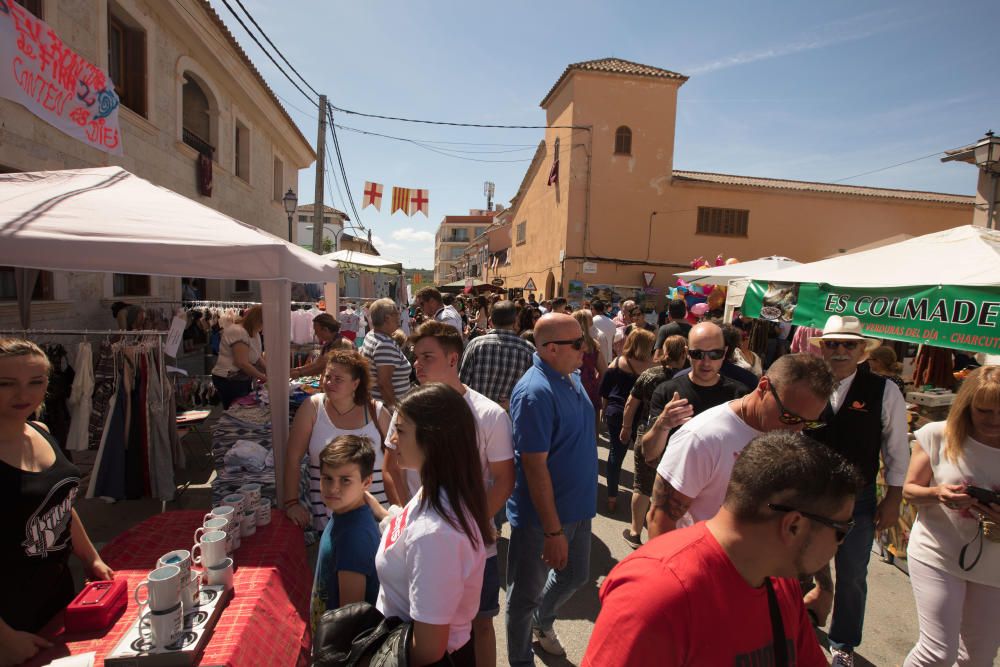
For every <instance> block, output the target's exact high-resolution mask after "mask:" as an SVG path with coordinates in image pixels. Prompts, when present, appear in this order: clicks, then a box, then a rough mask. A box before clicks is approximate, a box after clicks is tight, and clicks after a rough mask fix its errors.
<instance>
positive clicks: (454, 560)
mask: <svg viewBox="0 0 1000 667" xmlns="http://www.w3.org/2000/svg"><path fill="white" fill-rule="evenodd" d="M421 498H422V491H421V493H418V494H417V495H415V496H414V497H413V498H412V499H411V500H410V502H408V503H407V504H406V507H404V508H403V511H402V512H401V513H400V514H399V515H397V516H395V517H394V518H393V519H392V521H390V522H389V527H388V528H386V530H385V533H383V535H382V539H381V541H380V543H379V546H378V551H377V552H376V554H375V570H376V571H377V572H378V580H379V591H378V600H377V601H376V603H375V606H376V607H377V608H378V610H379V611H380V612H382V613H383V614H384V615H385V616H386V617H390V616H396V617H398V618H402V619H403V620H406V621H411V620H412V621H420V622H421V623H429V624H431V625H448V626H449V628H448V650H449V651H455V650H457V649H459V648H461V647H462V646H463V645H464V644H465V643H466V642H467V641H469V637H470V636H471V634H472V619H473V618H475V617H476V614H478V613H479V598H480V594H481V592H482V588H483V568H484V566H485V564H486V550H485V549H484V548H483V545H482V542H481V541H478V542H477V543H476V545H475V546H473V544H472V542H470V541H469V537H468V536H467V535H466V534H465V533H463V532H462V531H461V530H457V529H456V528H455V527H453V526H452V525H451V524H450V523H448V522H447V521H446V520H445V519H444V518H443V517H442V516H441V515H440V514H438V513H437V512H436V511H434V509H433V508H432V507H430V506H429V505H428V506H427V507H424V508H421V507H420V499H421ZM441 499H442V501H443V504H444V506H445V507H446V508H447V510H448V511H449V512H450V511H451V506H450V504H449V503H448V499H447V498H446V497H445V496H444V495H443V492H442V497H441ZM469 522H470V523H471V525H473V526H475V522H473V520H472V518H471V517H470V518H469Z"/></svg>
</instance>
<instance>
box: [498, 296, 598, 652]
mask: <svg viewBox="0 0 1000 667" xmlns="http://www.w3.org/2000/svg"><path fill="white" fill-rule="evenodd" d="M583 343H584V339H583V332H582V331H581V329H580V325H579V324H578V323H577V321H576V320H575V319H573V318H572V317H571V316H569V315H565V314H562V313H549V314H546V315H543V316H542V318H541V319H539V320H538V323H537V324H535V347H536V349H537V352H535V354H534V357H533V364H532V366H531V368H529V369H528V371H527V372H526V373H525V374H524V376H522V377H521V379H520V380H518V382H517V384H516V385H515V386H514V390H513V392H512V393H511V398H510V416H511V419H512V420H513V423H514V466H515V468H516V470H517V479H516V481H515V484H514V493H513V495H512V496H511V497H510V499H509V500H508V501H507V519H508V520H509V521H510V525H511V529H512V530H511V537H510V546H509V548H508V550H507V660H508V662H509V663H510V665H511V667H526V666H528V665H534V664H535V662H534V656H533V654H532V650H531V643H532V635H534V638H535V639H536V640H537V641H538V642H539V644H540V646H541V647H542V649H543V650H544V651H545V652H547V653H551V654H554V655H564V654H565V650H563V647H562V645H561V644H560V643H559V637H558V636H557V635H556V633H555V630H554V628H553V623H554V622H555V620H556V612H557V611H558V609H559V607H561V606H562V604H563V603H564V602H566V601H567V600H568V599H569V598H570V596H572V595H573V593H574V592H575V591H576V589H578V588H580V586H582V585H583V584H584V583H586V581H587V578H588V575H589V570H590V521H591V519H593V517H594V515H595V514H596V506H597V449H596V448H595V447H594V442H595V441H596V439H597V438H596V434H595V433H594V407H593V405H591V403H590V399H589V398H587V393H586V391H584V389H583V385H581V384H580V374H579V373H578V372H577V369H578V368H580V365H581V364H582V363H583Z"/></svg>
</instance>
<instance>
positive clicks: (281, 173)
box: [271, 155, 285, 202]
mask: <svg viewBox="0 0 1000 667" xmlns="http://www.w3.org/2000/svg"><path fill="white" fill-rule="evenodd" d="M284 196H285V165H284V164H282V162H281V160H279V159H278V156H277V155H275V156H274V192H272V193H271V197H272V198H273V199H274V201H276V202H280V201H281V199H282V197H284Z"/></svg>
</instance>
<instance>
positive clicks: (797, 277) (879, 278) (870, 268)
mask: <svg viewBox="0 0 1000 667" xmlns="http://www.w3.org/2000/svg"><path fill="white" fill-rule="evenodd" d="M733 266H734V267H738V266H740V265H739V264H735V265H733ZM750 277H751V278H753V279H754V280H760V281H772V282H784V283H827V284H830V285H837V286H839V287H867V288H877V287H908V286H912V285H965V286H974V285H980V286H1000V232H998V231H995V230H989V229H986V228H985V227H975V226H973V225H965V226H962V227H955V228H953V229H946V230H945V231H943V232H935V233H933V234H925V235H923V236H917V237H915V238H911V239H908V240H905V241H900V242H899V243H893V244H891V245H885V246H882V247H879V248H873V249H872V250H864V251H862V252H856V253H852V254H849V255H841V256H839V257H831V258H830V259H824V260H820V261H818V262H811V263H809V264H801V265H799V266H793V267H791V268H787V269H782V270H780V271H772V272H768V273H761V274H760V275H753V276H750Z"/></svg>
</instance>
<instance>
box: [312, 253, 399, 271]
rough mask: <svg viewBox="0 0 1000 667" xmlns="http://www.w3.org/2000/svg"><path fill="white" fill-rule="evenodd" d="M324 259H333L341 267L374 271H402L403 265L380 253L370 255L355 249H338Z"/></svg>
mask: <svg viewBox="0 0 1000 667" xmlns="http://www.w3.org/2000/svg"><path fill="white" fill-rule="evenodd" d="M323 259H326V260H333V261H335V262H336V263H337V265H338V266H340V267H341V268H344V269H347V268H351V269H357V270H358V271H369V272H372V273H402V272H403V265H402V263H400V262H396V261H393V260H391V259H386V258H385V257H379V256H378V255H368V254H366V253H363V252H356V251H354V250H338V251H337V252H331V253H329V254H326V255H323Z"/></svg>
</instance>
